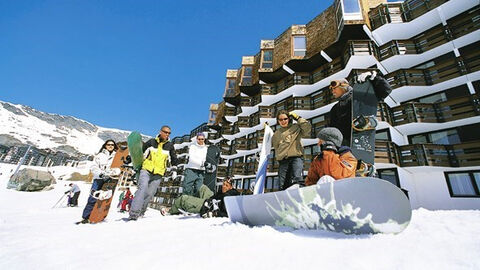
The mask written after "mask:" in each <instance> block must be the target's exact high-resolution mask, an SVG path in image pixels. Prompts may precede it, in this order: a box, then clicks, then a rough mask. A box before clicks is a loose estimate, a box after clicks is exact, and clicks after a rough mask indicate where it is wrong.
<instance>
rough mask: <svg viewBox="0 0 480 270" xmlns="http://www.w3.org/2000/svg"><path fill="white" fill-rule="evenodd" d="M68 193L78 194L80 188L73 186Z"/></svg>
mask: <svg viewBox="0 0 480 270" xmlns="http://www.w3.org/2000/svg"><path fill="white" fill-rule="evenodd" d="M69 192H72V193H75V192H80V188H79V187H78V186H77V185H76V184H73V185H72V187H71V188H70V190H69Z"/></svg>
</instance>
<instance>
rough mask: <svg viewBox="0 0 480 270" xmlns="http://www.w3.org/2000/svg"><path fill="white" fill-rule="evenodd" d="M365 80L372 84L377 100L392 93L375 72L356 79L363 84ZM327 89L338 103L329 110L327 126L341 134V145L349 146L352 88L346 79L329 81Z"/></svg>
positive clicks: (362, 74) (387, 84)
mask: <svg viewBox="0 0 480 270" xmlns="http://www.w3.org/2000/svg"><path fill="white" fill-rule="evenodd" d="M367 80H369V81H370V82H371V83H372V85H373V89H374V91H375V95H376V96H377V99H378V100H383V99H385V98H386V97H387V96H388V95H389V94H390V93H391V92H392V88H391V87H390V84H389V83H388V82H387V80H386V79H385V78H383V77H382V76H380V75H378V74H377V72H376V71H367V72H364V73H361V74H360V75H358V77H357V82H358V83H364V82H365V81H367ZM329 88H330V90H331V91H332V95H333V97H334V98H335V99H338V102H337V103H336V104H335V105H333V107H332V109H330V116H329V122H328V126H329V127H334V128H337V129H339V130H340V132H342V135H343V141H342V145H345V146H351V144H350V143H351V142H350V140H351V135H352V96H353V88H352V87H351V86H350V83H349V82H348V81H347V80H346V79H339V80H333V81H331V82H330V87H329Z"/></svg>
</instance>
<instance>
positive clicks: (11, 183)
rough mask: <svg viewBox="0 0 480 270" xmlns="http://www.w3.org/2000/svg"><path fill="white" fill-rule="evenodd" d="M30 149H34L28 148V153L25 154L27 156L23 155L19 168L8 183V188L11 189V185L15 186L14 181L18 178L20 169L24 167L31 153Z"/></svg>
mask: <svg viewBox="0 0 480 270" xmlns="http://www.w3.org/2000/svg"><path fill="white" fill-rule="evenodd" d="M30 148H32V146H31V145H29V146H28V149H27V152H25V155H23V157H22V159H21V160H20V162H19V163H18V166H17V168H16V169H15V172H14V173H13V175H12V177H11V178H10V181H8V183H7V188H9V187H10V185H13V186H15V184H14V181H15V179H16V177H17V174H18V171H19V170H20V167H21V166H22V165H23V163H24V162H25V159H26V158H27V155H28V153H29V152H30Z"/></svg>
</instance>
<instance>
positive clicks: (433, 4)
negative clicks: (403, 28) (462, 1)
mask: <svg viewBox="0 0 480 270" xmlns="http://www.w3.org/2000/svg"><path fill="white" fill-rule="evenodd" d="M448 1H449V0H406V1H405V2H403V3H402V8H403V17H404V18H405V21H412V20H414V19H415V18H418V17H420V16H422V15H423V14H425V13H427V12H429V11H430V10H432V9H435V8H437V7H439V6H440V5H442V4H444V3H446V2H448Z"/></svg>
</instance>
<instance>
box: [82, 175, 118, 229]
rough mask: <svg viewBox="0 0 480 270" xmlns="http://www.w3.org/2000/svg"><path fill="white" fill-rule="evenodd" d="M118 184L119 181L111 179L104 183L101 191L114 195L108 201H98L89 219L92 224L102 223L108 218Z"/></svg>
mask: <svg viewBox="0 0 480 270" xmlns="http://www.w3.org/2000/svg"><path fill="white" fill-rule="evenodd" d="M122 173H123V172H122ZM117 183H118V179H113V178H110V179H109V180H108V181H107V180H105V183H103V186H102V189H101V190H103V191H111V192H112V195H111V196H110V198H108V199H105V200H97V201H96V202H95V205H94V206H93V210H92V212H91V213H90V217H89V218H88V220H89V222H90V223H98V222H100V221H103V220H104V219H105V218H106V217H107V215H108V210H110V205H111V204H112V200H113V196H114V194H115V187H116V186H117Z"/></svg>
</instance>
